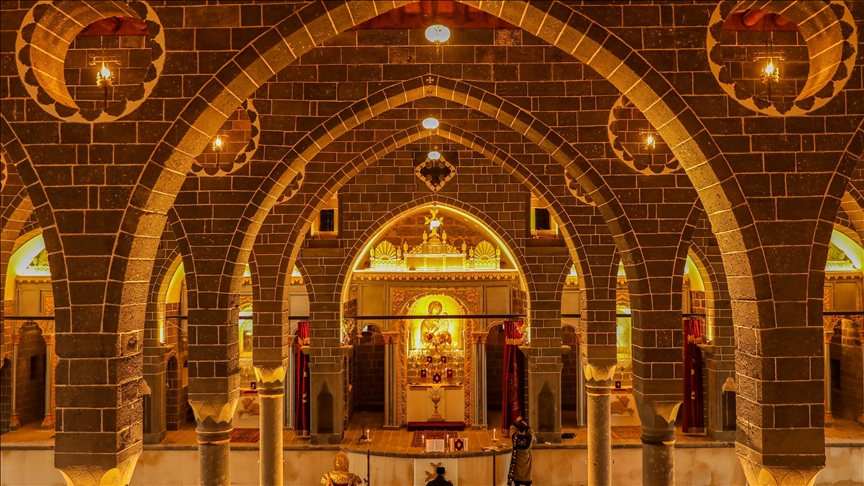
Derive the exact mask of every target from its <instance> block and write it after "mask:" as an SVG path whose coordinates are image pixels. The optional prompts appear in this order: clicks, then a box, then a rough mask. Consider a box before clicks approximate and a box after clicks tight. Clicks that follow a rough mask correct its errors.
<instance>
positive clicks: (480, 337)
mask: <svg viewBox="0 0 864 486" xmlns="http://www.w3.org/2000/svg"><path fill="white" fill-rule="evenodd" d="M488 339H489V333H488V332H487V331H481V332H472V333H471V342H473V343H474V344H486V341H487V340H488Z"/></svg>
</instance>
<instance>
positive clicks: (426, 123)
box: [423, 117, 439, 130]
mask: <svg viewBox="0 0 864 486" xmlns="http://www.w3.org/2000/svg"><path fill="white" fill-rule="evenodd" d="M438 125H439V123H438V120H437V119H436V118H432V117H429V118H427V119H425V120H423V128H425V129H427V130H435V129H436V128H438Z"/></svg>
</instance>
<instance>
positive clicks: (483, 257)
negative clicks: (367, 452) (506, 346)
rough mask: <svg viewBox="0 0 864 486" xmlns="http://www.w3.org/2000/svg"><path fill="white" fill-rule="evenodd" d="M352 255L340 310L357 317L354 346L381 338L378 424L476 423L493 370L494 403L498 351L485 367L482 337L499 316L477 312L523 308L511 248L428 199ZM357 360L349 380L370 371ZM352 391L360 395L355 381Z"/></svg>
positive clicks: (483, 418)
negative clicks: (360, 338) (360, 335)
mask: <svg viewBox="0 0 864 486" xmlns="http://www.w3.org/2000/svg"><path fill="white" fill-rule="evenodd" d="M427 211H428V212H427ZM445 219H446V220H447V225H446V228H447V229H446V230H445V224H444V221H445ZM361 255H362V257H361V258H359V259H358V261H357V262H356V263H355V266H354V268H353V274H352V285H351V286H350V287H349V288H348V290H347V292H346V295H345V301H343V306H344V307H343V315H347V316H352V315H356V316H357V317H358V319H357V328H356V329H357V332H364V333H365V335H366V336H367V337H366V338H365V339H366V340H367V341H364V342H375V339H377V340H378V341H377V342H379V343H381V344H380V345H379V346H380V348H378V350H377V353H378V356H382V355H383V360H381V363H383V368H384V369H383V370H381V369H380V368H377V370H378V371H377V372H378V373H381V372H383V375H384V376H385V380H384V381H385V384H384V387H383V390H382V391H383V393H380V392H379V393H380V395H383V396H382V398H381V400H382V402H383V409H384V410H383V412H384V426H385V427H388V428H402V427H408V429H409V430H439V431H440V430H450V431H452V430H459V431H461V430H465V429H466V428H469V429H470V428H475V429H476V428H485V427H486V426H487V425H488V421H487V411H488V405H487V399H488V396H489V395H490V392H489V391H488V390H487V387H486V383H487V381H488V379H487V376H489V375H490V374H492V376H494V379H493V380H494V386H495V388H493V389H494V390H495V391H494V392H492V394H491V396H492V399H493V400H500V398H498V397H500V391H498V390H500V383H499V381H500V379H501V378H500V377H501V376H503V374H502V372H501V368H503V358H502V357H501V355H502V353H501V352H500V350H499V349H497V348H496V350H495V351H494V353H493V354H494V356H495V357H496V359H497V361H494V366H492V367H487V361H486V336H488V333H489V329H490V328H491V327H494V326H498V327H500V326H501V325H502V321H503V319H501V318H500V317H499V318H498V319H495V320H493V319H490V318H488V317H487V316H508V315H512V314H514V313H520V314H521V313H524V312H525V308H524V301H525V300H524V298H522V297H521V295H523V294H524V290H523V282H522V281H521V279H520V273H519V272H518V270H517V269H516V265H515V259H514V258H513V256H512V254H511V253H510V252H509V251H508V250H507V248H506V247H504V246H503V245H501V244H500V240H499V239H498V238H497V237H496V236H495V235H494V234H492V233H490V232H488V231H487V230H486V229H484V227H483V226H481V225H478V224H477V223H476V222H474V221H472V220H471V219H470V218H468V217H466V216H465V215H462V214H460V213H459V212H458V211H456V210H454V209H452V208H448V207H442V206H437V205H434V204H433V205H431V206H426V207H422V208H418V210H416V211H414V212H412V213H411V214H409V215H408V216H407V217H406V218H405V219H404V220H403V221H398V222H395V223H393V224H392V225H391V226H390V227H389V228H388V229H387V230H386V231H385V232H383V233H382V234H380V235H378V236H376V237H375V238H373V239H372V240H370V242H369V243H368V244H367V246H366V248H365V249H364V250H363V251H362V253H361ZM514 296H516V297H514ZM377 316H386V317H385V318H381V317H377ZM474 316H476V317H474ZM349 325H350V323H349ZM346 335H350V330H349V331H348V332H346ZM376 336H380V337H376ZM500 345H501V346H502V347H503V343H501V344H500ZM364 353H365V351H364ZM360 356H364V358H363V360H364V361H362V362H360V363H359V364H358V367H357V372H356V374H355V376H369V375H370V374H372V373H373V372H367V371H366V370H368V369H371V368H373V367H374V366H376V365H375V362H372V361H370V360H368V359H367V358H365V356H367V355H366V354H363V353H361V354H360ZM367 373H368V374H367ZM367 383H371V380H367ZM364 384H365V383H364ZM357 394H358V396H364V397H365V396H367V395H369V394H370V393H369V392H367V388H365V387H359V388H358V389H357Z"/></svg>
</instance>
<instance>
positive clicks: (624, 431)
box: [612, 425, 642, 439]
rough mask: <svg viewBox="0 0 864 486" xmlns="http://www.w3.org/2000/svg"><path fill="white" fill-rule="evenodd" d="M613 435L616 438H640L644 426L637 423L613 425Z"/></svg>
mask: <svg viewBox="0 0 864 486" xmlns="http://www.w3.org/2000/svg"><path fill="white" fill-rule="evenodd" d="M612 437H614V438H616V439H638V438H640V437H642V427H639V426H636V425H618V426H614V427H612Z"/></svg>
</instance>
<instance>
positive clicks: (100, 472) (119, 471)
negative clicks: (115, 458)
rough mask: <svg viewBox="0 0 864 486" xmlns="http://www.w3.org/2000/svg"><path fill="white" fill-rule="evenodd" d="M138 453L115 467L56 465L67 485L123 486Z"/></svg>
mask: <svg viewBox="0 0 864 486" xmlns="http://www.w3.org/2000/svg"><path fill="white" fill-rule="evenodd" d="M140 456H141V452H140V450H139V452H138V453H136V454H133V455H132V456H131V457H128V458H127V459H126V460H124V461H122V462H120V463H119V464H117V465H116V466H115V467H108V466H106V465H101V464H100V465H94V466H73V465H68V466H56V467H57V469H58V470H59V471H60V474H62V475H63V479H65V480H66V484H67V485H68V486H125V485H127V484H129V481H130V480H131V479H132V472H133V471H134V470H135V464H136V463H137V462H138V457H140Z"/></svg>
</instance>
